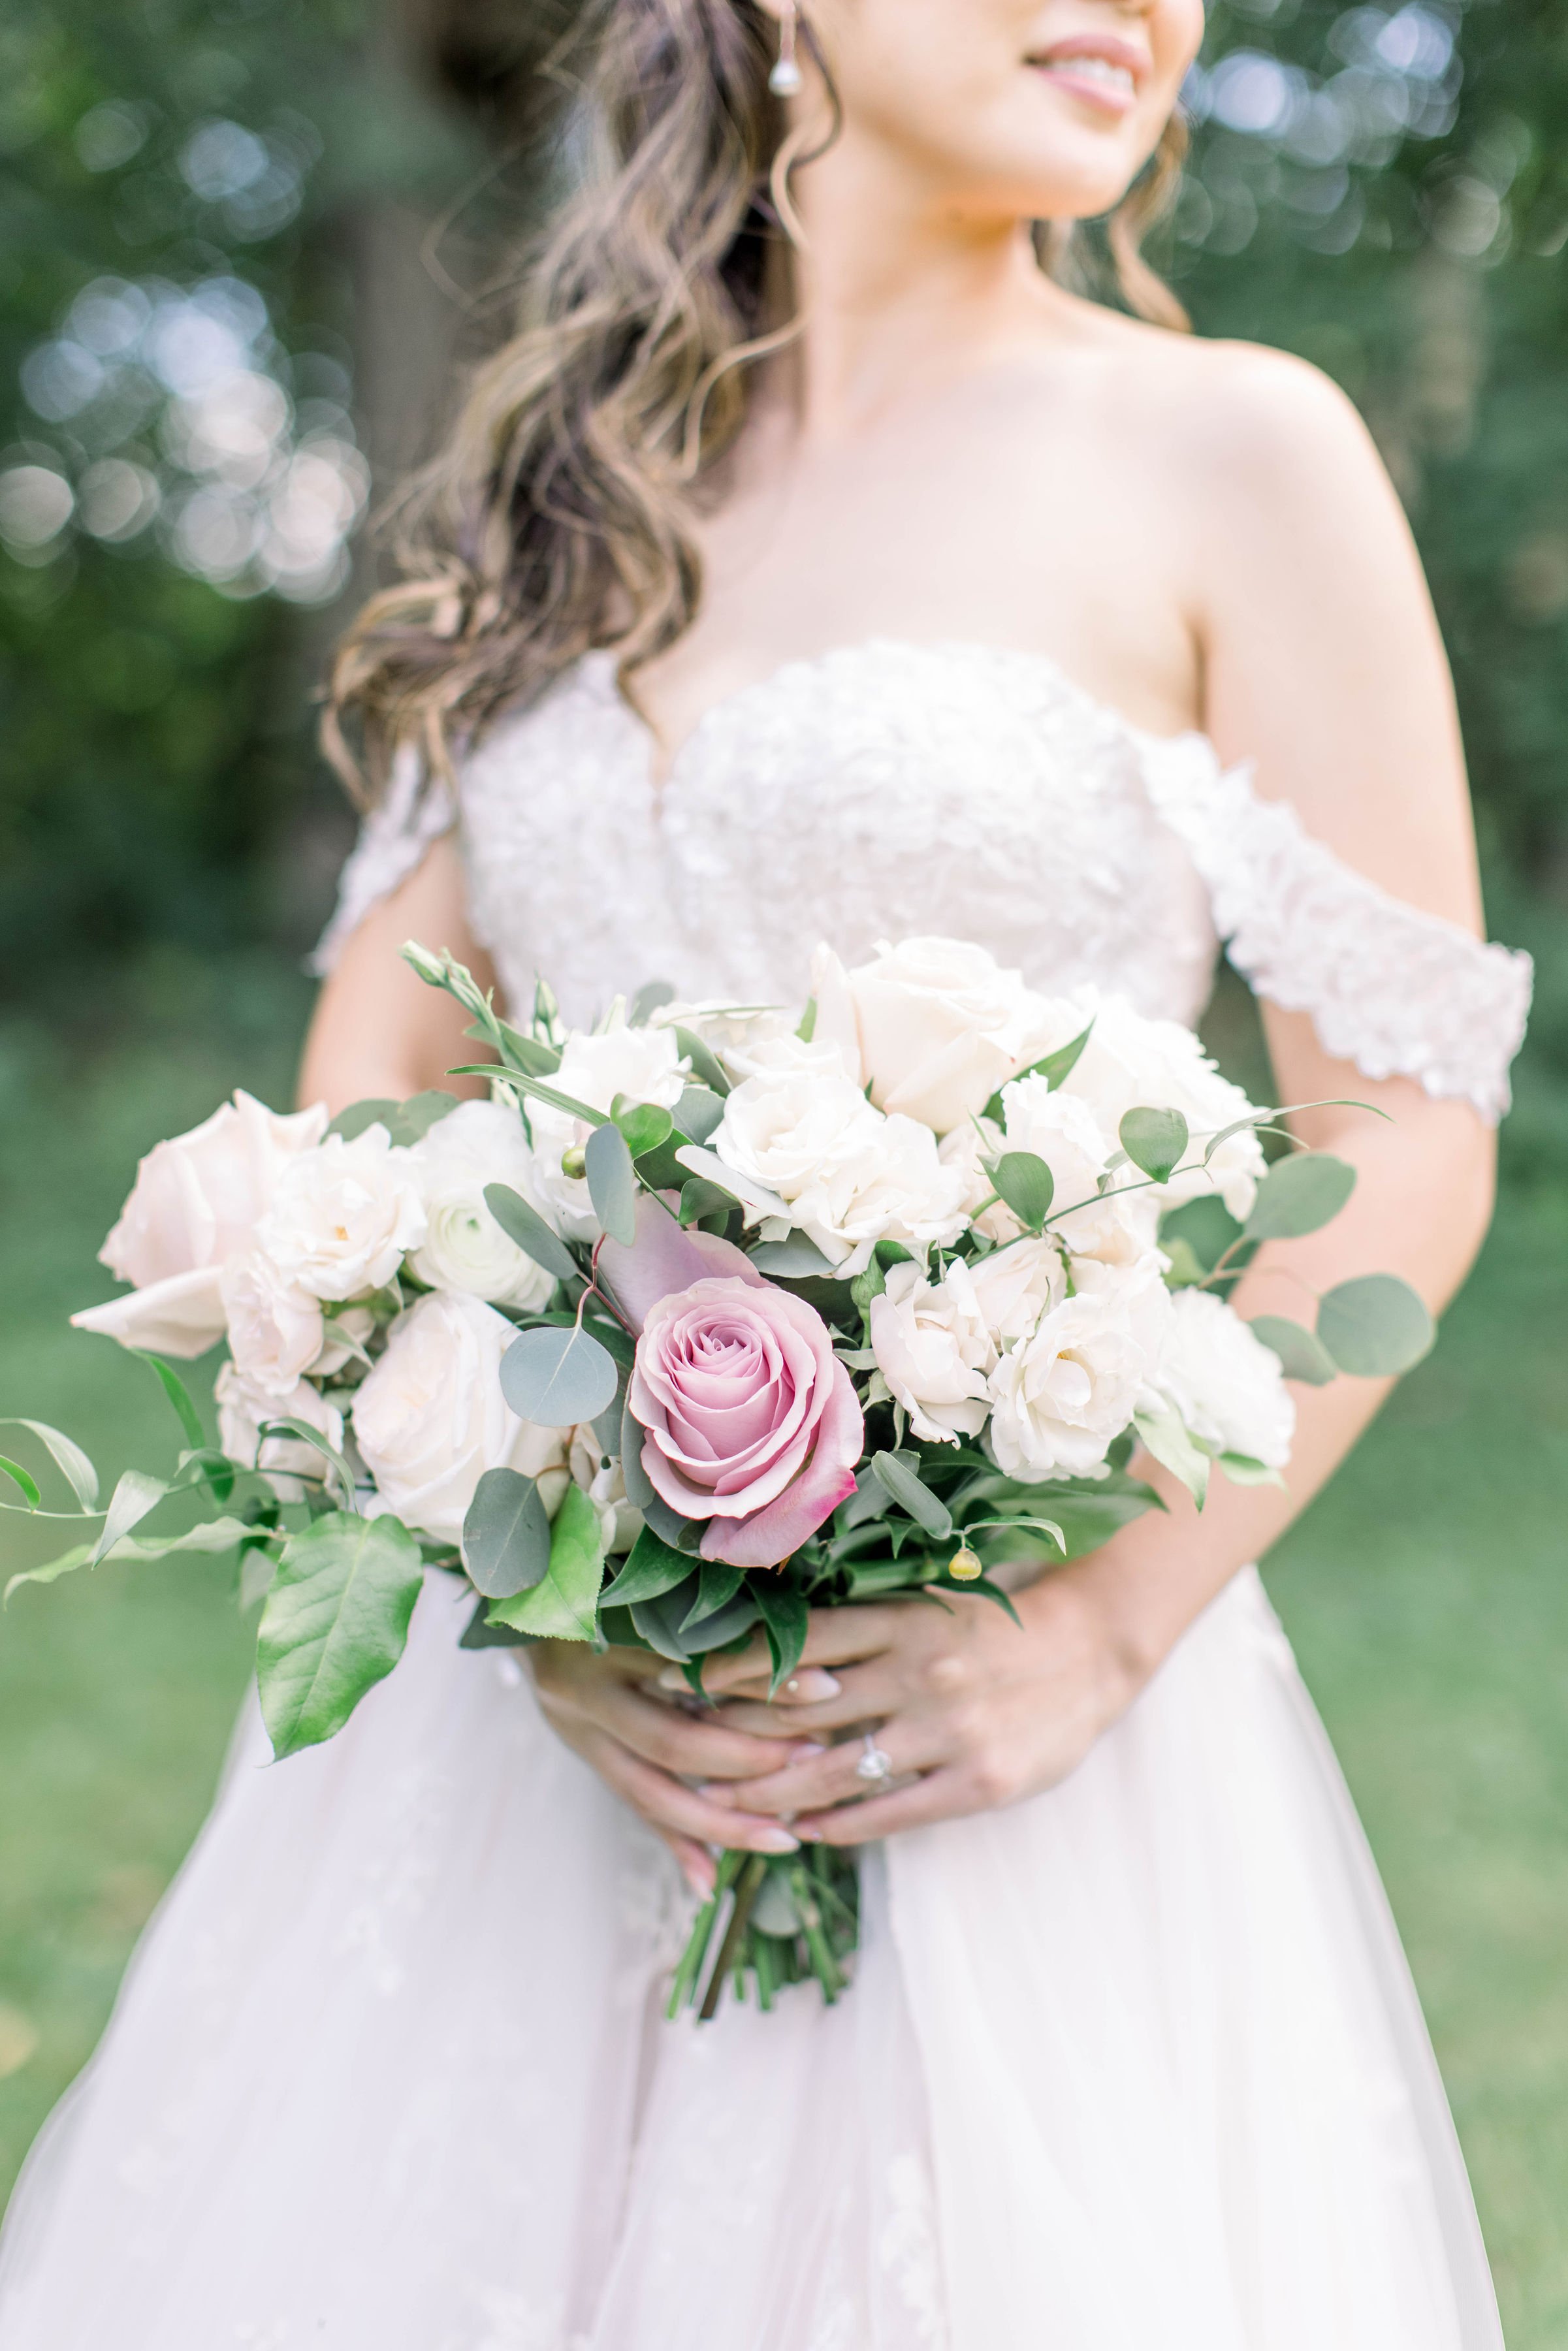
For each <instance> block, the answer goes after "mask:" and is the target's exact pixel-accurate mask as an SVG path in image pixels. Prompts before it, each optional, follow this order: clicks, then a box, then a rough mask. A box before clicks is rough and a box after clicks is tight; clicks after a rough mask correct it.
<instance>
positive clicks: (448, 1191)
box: [409, 1102, 555, 1310]
mask: <svg viewBox="0 0 1568 2351" xmlns="http://www.w3.org/2000/svg"><path fill="white" fill-rule="evenodd" d="M409 1159H410V1163H411V1165H412V1166H413V1172H414V1177H415V1180H416V1182H417V1183H418V1186H419V1190H420V1196H421V1198H422V1199H423V1203H424V1217H425V1236H424V1239H423V1242H422V1243H421V1244H420V1246H419V1248H418V1249H415V1250H414V1251H413V1255H412V1256H411V1258H410V1259H409V1263H410V1265H411V1266H412V1267H413V1271H414V1272H415V1273H416V1274H417V1275H418V1277H419V1279H420V1280H421V1281H424V1282H428V1283H429V1285H430V1287H431V1289H432V1290H468V1291H470V1292H471V1293H472V1294H473V1296H474V1297H476V1298H486V1299H488V1300H489V1301H490V1303H491V1304H492V1305H494V1306H517V1307H522V1308H524V1309H526V1310H533V1309H537V1308H539V1307H542V1306H544V1305H545V1304H547V1303H548V1301H549V1294H550V1292H551V1290H553V1289H554V1287H555V1279H554V1276H553V1275H551V1274H549V1273H547V1272H546V1271H545V1270H544V1268H543V1266H541V1265H536V1264H535V1262H534V1260H533V1259H532V1258H531V1257H529V1256H528V1252H527V1250H526V1249H519V1248H518V1247H517V1243H516V1241H514V1240H511V1239H509V1238H508V1237H507V1234H505V1233H504V1232H503V1231H502V1230H501V1228H500V1226H499V1225H498V1224H497V1222H496V1219H495V1217H493V1216H492V1215H491V1214H490V1211H489V1209H488V1208H487V1207H486V1205H485V1186H486V1184H505V1185H507V1186H510V1188H511V1189H512V1190H513V1191H514V1192H517V1193H520V1194H521V1195H522V1196H523V1197H524V1198H525V1199H526V1198H528V1188H529V1185H530V1183H531V1181H532V1176H533V1154H532V1153H531V1152H530V1150H529V1149H528V1137H527V1136H526V1135H525V1134H524V1133H523V1128H522V1122H521V1120H520V1119H519V1118H518V1116H517V1113H516V1111H514V1110H508V1109H507V1107H506V1105H505V1104H504V1103H501V1102H460V1103H459V1104H458V1106H457V1108H456V1109H455V1110H454V1111H449V1112H448V1113H447V1114H446V1116H445V1117H444V1118H443V1119H438V1120H437V1121H436V1123H435V1124H434V1126H433V1127H431V1128H430V1129H429V1131H428V1133H427V1134H424V1135H423V1136H422V1137H421V1139H420V1140H419V1142H418V1143H416V1144H414V1145H413V1149H412V1150H411V1152H410V1153H409Z"/></svg>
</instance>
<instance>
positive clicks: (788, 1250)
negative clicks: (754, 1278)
mask: <svg viewBox="0 0 1568 2351" xmlns="http://www.w3.org/2000/svg"><path fill="white" fill-rule="evenodd" d="M751 1262H752V1264H753V1265H754V1266H755V1267H756V1268H757V1270H758V1273H766V1274H770V1275H771V1276H772V1278H773V1279H774V1280H776V1281H810V1280H816V1279H818V1278H820V1277H821V1276H822V1275H824V1274H831V1272H832V1271H833V1263H832V1259H831V1258H825V1257H824V1256H823V1255H822V1252H821V1249H819V1248H818V1247H817V1244H816V1242H815V1241H810V1240H808V1239H807V1238H806V1236H805V1234H804V1233H791V1234H790V1236H789V1239H788V1240H787V1241H762V1242H760V1243H759V1244H758V1247H757V1248H756V1249H753V1250H752V1251H751Z"/></svg>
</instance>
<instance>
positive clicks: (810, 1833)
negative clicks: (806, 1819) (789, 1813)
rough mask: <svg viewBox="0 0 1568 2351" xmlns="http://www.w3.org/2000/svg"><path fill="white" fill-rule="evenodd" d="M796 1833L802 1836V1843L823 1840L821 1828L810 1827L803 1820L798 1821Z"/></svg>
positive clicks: (813, 1842)
mask: <svg viewBox="0 0 1568 2351" xmlns="http://www.w3.org/2000/svg"><path fill="white" fill-rule="evenodd" d="M795 1834H796V1835H797V1836H798V1837H799V1838H800V1842H801V1844H821V1842H822V1832H821V1829H809V1828H807V1827H806V1825H805V1824H804V1823H803V1822H801V1821H797V1822H796V1823H795Z"/></svg>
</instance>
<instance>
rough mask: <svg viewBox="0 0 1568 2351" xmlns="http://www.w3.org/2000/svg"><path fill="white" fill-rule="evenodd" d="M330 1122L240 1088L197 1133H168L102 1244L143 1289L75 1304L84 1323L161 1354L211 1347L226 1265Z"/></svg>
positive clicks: (112, 1264) (108, 1261)
mask: <svg viewBox="0 0 1568 2351" xmlns="http://www.w3.org/2000/svg"><path fill="white" fill-rule="evenodd" d="M326 1126H327V1113H326V1111H325V1109H324V1108H322V1107H319V1106H318V1107H317V1108H316V1109H314V1110H305V1111H298V1112H297V1113H294V1115H293V1116H291V1117H287V1118H279V1117H278V1116H277V1113H275V1112H273V1111H269V1110H268V1109H267V1106H266V1104H265V1103H264V1102H256V1100H255V1099H254V1097H253V1096H251V1095H250V1094H247V1093H236V1094H235V1098H234V1100H233V1102H225V1103H224V1104H223V1105H222V1107H221V1108H220V1109H218V1110H215V1111H214V1113H213V1114H212V1116H211V1118H209V1119H205V1120H204V1122H203V1123H202V1124H201V1125H200V1126H197V1127H193V1128H192V1130H191V1132H190V1133H189V1134H177V1135H174V1136H173V1137H172V1138H171V1140H170V1141H168V1142H167V1143H160V1144H158V1145H157V1146H156V1148H155V1149H154V1150H152V1151H150V1152H149V1153H148V1155H147V1156H146V1158H145V1159H143V1160H142V1162H141V1165H140V1166H139V1167H138V1169H137V1171H136V1182H135V1184H134V1186H132V1188H131V1196H130V1198H129V1199H128V1200H127V1201H126V1203H125V1206H124V1207H123V1208H122V1209H121V1211H120V1218H119V1221H118V1222H117V1224H116V1225H115V1227H114V1229H113V1231H112V1232H111V1233H110V1236H109V1238H108V1239H107V1240H106V1241H105V1242H104V1245H103V1248H102V1249H101V1250H100V1251H99V1257H100V1259H101V1261H102V1262H103V1264H105V1265H106V1266H108V1268H109V1270H110V1272H111V1273H115V1274H118V1275H119V1277H120V1280H121V1281H129V1282H131V1283H133V1284H134V1285H135V1289H134V1292H133V1294H132V1295H131V1297H128V1298H112V1299H110V1300H109V1301H108V1302H107V1303H106V1304H105V1305H102V1306H92V1307H89V1308H88V1309H87V1310H86V1311H84V1312H82V1313H80V1314H74V1315H73V1316H72V1317H71V1320H72V1322H74V1323H75V1325H76V1327H77V1328H78V1330H81V1331H96V1332H100V1333H102V1334H103V1335H104V1336H105V1337H107V1338H111V1339H118V1340H119V1341H120V1343H121V1344H122V1345H123V1346H127V1347H151V1348H152V1349H153V1350H155V1351H156V1352H157V1353H161V1354H168V1355H182V1356H192V1355H200V1354H203V1353H204V1352H205V1351H206V1349H207V1348H208V1347H210V1346H212V1345H213V1344H214V1342H215V1341H217V1340H219V1339H221V1338H222V1337H223V1335H224V1327H225V1324H224V1304H223V1297H222V1290H221V1275H222V1270H223V1268H224V1267H225V1265H226V1264H227V1263H228V1262H229V1261H230V1260H231V1259H234V1258H237V1257H240V1256H242V1255H244V1254H245V1253H246V1252H247V1251H248V1250H249V1249H251V1248H252V1247H253V1246H254V1243H255V1239H256V1227H257V1225H258V1224H259V1222H260V1220H261V1218H262V1217H263V1216H264V1215H265V1213H266V1211H267V1207H269V1205H270V1203H271V1200H272V1196H273V1194H274V1191H275V1190H276V1188H277V1181H278V1178H279V1176H280V1175H281V1174H282V1172H283V1170H284V1168H285V1167H287V1165H288V1164H289V1163H290V1161H291V1160H292V1159H294V1158H295V1157H296V1156H297V1155H298V1154H299V1153H301V1152H304V1151H308V1150H310V1149H311V1148H312V1147H313V1146H314V1145H315V1144H318V1143H319V1141H320V1139H321V1136H322V1134H324V1133H325V1131H326Z"/></svg>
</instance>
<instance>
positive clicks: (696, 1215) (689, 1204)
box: [681, 1175, 735, 1225]
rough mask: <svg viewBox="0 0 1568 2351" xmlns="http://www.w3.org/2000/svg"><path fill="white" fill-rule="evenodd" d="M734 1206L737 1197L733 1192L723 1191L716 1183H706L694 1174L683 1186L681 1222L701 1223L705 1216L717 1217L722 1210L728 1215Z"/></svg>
mask: <svg viewBox="0 0 1568 2351" xmlns="http://www.w3.org/2000/svg"><path fill="white" fill-rule="evenodd" d="M734 1206H735V1199H734V1196H733V1195H732V1194H730V1193H728V1192H721V1191H720V1190H719V1187H718V1186H717V1185H716V1184H709V1183H706V1182H705V1181H704V1179H703V1177H702V1176H700V1175H694V1176H692V1177H691V1179H690V1181H689V1182H687V1183H685V1184H683V1185H682V1186H681V1223H682V1224H683V1225H695V1224H699V1223H700V1222H701V1221H702V1219H703V1217H716V1216H717V1215H718V1214H719V1213H720V1211H721V1210H722V1211H723V1212H724V1213H725V1214H726V1215H727V1214H728V1212H729V1210H730V1209H731V1208H733V1207H734Z"/></svg>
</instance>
